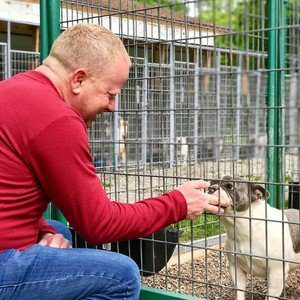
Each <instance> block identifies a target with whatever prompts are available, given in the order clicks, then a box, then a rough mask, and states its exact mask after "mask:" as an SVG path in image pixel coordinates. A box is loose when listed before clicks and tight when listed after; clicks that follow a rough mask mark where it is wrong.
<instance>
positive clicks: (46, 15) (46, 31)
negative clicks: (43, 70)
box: [40, 0, 67, 224]
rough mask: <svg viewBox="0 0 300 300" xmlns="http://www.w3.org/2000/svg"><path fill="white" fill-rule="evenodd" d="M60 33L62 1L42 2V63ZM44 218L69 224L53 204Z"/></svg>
mask: <svg viewBox="0 0 300 300" xmlns="http://www.w3.org/2000/svg"><path fill="white" fill-rule="evenodd" d="M60 33H61V31H60V1H59V0H40V40H41V51H40V53H41V56H40V57H41V61H43V60H44V59H45V58H46V57H47V56H48V54H49V52H50V49H51V46H52V44H53V42H54V41H55V39H56V38H57V37H58V36H59V35H60ZM44 216H45V218H48V219H54V220H58V221H60V222H62V223H63V224H67V221H66V219H65V218H64V216H63V214H62V213H61V212H60V211H59V210H58V209H57V208H56V207H55V206H54V205H53V204H50V205H49V207H48V209H47V211H46V212H45V214H44Z"/></svg>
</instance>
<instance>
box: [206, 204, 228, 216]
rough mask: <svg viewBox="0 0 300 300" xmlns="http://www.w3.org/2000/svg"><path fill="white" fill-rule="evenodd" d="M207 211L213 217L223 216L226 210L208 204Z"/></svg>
mask: <svg viewBox="0 0 300 300" xmlns="http://www.w3.org/2000/svg"><path fill="white" fill-rule="evenodd" d="M205 210H206V211H207V212H209V213H211V214H213V215H218V214H223V213H224V208H222V207H219V206H216V205H210V204H206V206H205Z"/></svg>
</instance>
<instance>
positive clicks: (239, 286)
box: [230, 264, 247, 300]
mask: <svg viewBox="0 0 300 300" xmlns="http://www.w3.org/2000/svg"><path fill="white" fill-rule="evenodd" d="M230 275H231V278H232V281H233V283H234V287H235V288H236V292H235V295H236V296H235V299H236V300H245V290H246V285H247V274H246V273H245V272H244V271H243V270H242V269H241V268H240V267H238V266H237V265H234V264H230Z"/></svg>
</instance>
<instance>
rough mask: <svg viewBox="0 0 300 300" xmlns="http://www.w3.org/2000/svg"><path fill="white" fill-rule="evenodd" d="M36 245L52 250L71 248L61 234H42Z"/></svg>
mask: <svg viewBox="0 0 300 300" xmlns="http://www.w3.org/2000/svg"><path fill="white" fill-rule="evenodd" d="M38 244H39V245H42V246H48V247H53V248H72V246H71V245H70V244H69V241H68V240H67V239H66V238H65V237H64V236H63V235H62V234H59V233H56V234H52V233H46V234H44V235H43V237H42V238H41V240H40V241H39V243H38Z"/></svg>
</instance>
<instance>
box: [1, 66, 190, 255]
mask: <svg viewBox="0 0 300 300" xmlns="http://www.w3.org/2000/svg"><path fill="white" fill-rule="evenodd" d="M50 201H52V202H53V203H55V204H56V205H57V206H58V208H59V209H60V210H61V211H62V213H63V214H64V216H65V217H66V219H67V220H68V221H69V223H70V225H71V226H73V227H74V228H75V229H76V230H77V231H78V233H79V234H80V235H81V236H82V237H83V238H84V239H86V241H87V242H89V243H91V244H100V243H108V242H112V241H117V240H126V239H132V238H137V237H141V236H146V235H149V234H151V233H153V232H155V231H157V230H158V229H160V228H161V227H164V226H167V225H170V224H172V223H175V222H178V221H180V220H182V219H184V218H185V216H186V214H187V207H186V201H185V199H184V196H183V195H182V194H181V193H180V192H179V191H172V192H170V193H166V194H164V195H162V196H160V197H155V198H151V199H146V200H143V201H138V202H137V203H135V204H126V203H118V202H115V201H111V200H109V199H108V197H107V195H106V193H105V191H104V189H103V187H102V185H101V182H100V180H99V178H98V176H97V174H96V173H95V169H94V167H93V164H92V159H91V156H90V154H89V147H88V137H87V134H86V126H85V124H84V122H83V120H82V118H81V117H80V116H79V115H78V113H77V112H76V110H74V109H73V108H71V107H70V106H69V105H68V104H67V103H66V102H64V101H63V100H62V99H61V97H60V95H59V94H58V92H57V90H56V88H55V87H54V85H53V84H52V82H51V81H50V80H49V79H48V78H47V77H46V76H44V75H43V74H41V73H39V72H36V71H28V72H26V73H23V74H19V75H17V76H15V77H13V78H11V79H9V80H6V81H3V82H1V83H0V250H3V249H8V248H15V249H20V250H22V249H26V248H27V247H29V246H31V245H33V244H35V243H37V241H38V239H39V237H40V236H41V234H43V233H46V232H52V233H54V229H53V228H52V227H50V226H48V225H47V224H46V223H45V221H44V219H43V218H42V214H43V212H44V211H45V209H46V207H47V204H48V203H49V202H50Z"/></svg>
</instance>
